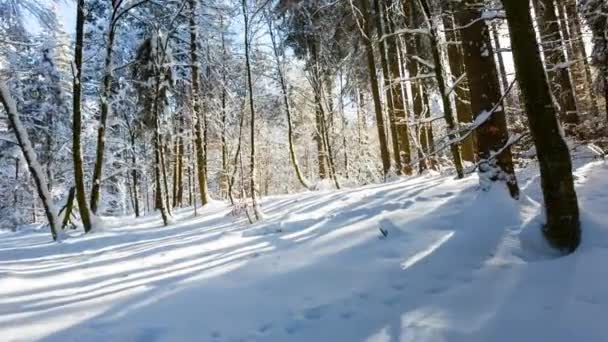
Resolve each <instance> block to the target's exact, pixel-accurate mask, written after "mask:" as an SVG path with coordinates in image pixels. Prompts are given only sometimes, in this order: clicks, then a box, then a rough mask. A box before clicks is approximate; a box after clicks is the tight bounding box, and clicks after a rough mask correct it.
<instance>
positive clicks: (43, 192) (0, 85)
mask: <svg viewBox="0 0 608 342" xmlns="http://www.w3.org/2000/svg"><path fill="white" fill-rule="evenodd" d="M0 100H1V102H2V105H3V106H4V109H5V110H6V113H7V115H8V120H9V122H10V124H11V127H12V129H13V131H15V137H16V138H17V142H18V143H19V147H21V151H22V152H23V156H24V157H25V161H26V162H27V166H28V167H29V170H30V174H31V175H32V178H33V179H34V184H36V190H37V191H38V197H40V200H42V204H43V205H44V212H45V214H46V218H47V220H48V221H49V226H50V227H51V235H52V236H53V240H55V241H57V240H58V239H60V237H59V229H61V223H60V221H59V218H58V217H57V210H56V208H55V205H54V204H53V197H52V195H51V193H50V192H49V189H48V187H47V184H48V183H47V180H46V177H45V175H44V173H43V172H42V167H41V166H40V163H38V159H37V158H36V153H35V152H34V148H33V147H32V144H31V143H30V138H29V136H28V134H27V131H26V130H25V128H23V125H22V124H21V120H20V119H19V113H17V105H16V104H15V101H13V99H12V98H11V95H10V93H9V91H8V87H7V86H6V84H4V82H0Z"/></svg>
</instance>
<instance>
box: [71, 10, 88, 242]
mask: <svg viewBox="0 0 608 342" xmlns="http://www.w3.org/2000/svg"><path fill="white" fill-rule="evenodd" d="M85 11H86V8H85V1H84V0H78V4H77V8H76V12H77V14H76V45H75V51H74V69H75V70H74V81H73V96H72V101H73V102H72V104H73V106H72V110H73V116H74V117H73V120H72V157H73V160H74V182H75V184H76V199H77V201H78V210H79V211H80V219H81V220H82V225H83V227H84V231H85V233H88V232H90V231H91V229H92V225H91V216H90V213H89V205H88V204H87V193H86V191H85V187H84V171H83V166H82V147H81V143H80V134H81V131H82V112H81V100H82V84H81V81H82V50H83V45H84V22H85V15H86V14H85Z"/></svg>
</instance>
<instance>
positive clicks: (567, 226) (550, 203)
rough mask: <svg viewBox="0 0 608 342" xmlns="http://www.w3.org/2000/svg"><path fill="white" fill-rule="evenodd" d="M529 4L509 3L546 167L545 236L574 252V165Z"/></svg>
mask: <svg viewBox="0 0 608 342" xmlns="http://www.w3.org/2000/svg"><path fill="white" fill-rule="evenodd" d="M529 5H530V4H529V1H509V0H503V6H504V8H505V11H506V15H507V22H508V24H509V30H510V36H511V46H512V49H513V59H514V62H515V71H516V74H517V79H518V81H519V84H520V87H521V90H522V95H523V98H524V102H525V108H526V112H527V117H528V123H529V124H530V131H531V133H532V136H533V138H534V145H535V147H536V152H537V155H538V161H539V165H540V175H541V187H542V191H543V196H544V202H545V211H546V216H547V222H546V224H545V226H544V228H543V233H544V235H545V237H546V238H547V240H548V241H549V243H550V244H551V245H553V246H555V247H556V248H558V249H560V250H562V251H564V252H568V253H571V252H573V251H574V250H575V249H576V248H577V247H578V245H579V243H580V239H581V229H580V221H579V211H578V202H577V197H576V192H575V191H574V180H573V177H572V163H571V161H570V153H569V151H568V146H567V145H566V142H565V141H564V139H563V137H562V135H561V133H560V130H561V129H560V127H559V122H558V120H557V117H556V113H555V108H554V107H553V103H552V101H551V92H550V90H549V85H548V82H547V78H546V76H545V73H544V68H543V64H542V60H541V57H540V52H539V50H538V46H537V44H536V38H535V34H534V27H533V24H532V18H531V15H530V12H529Z"/></svg>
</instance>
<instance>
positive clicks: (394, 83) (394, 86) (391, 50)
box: [384, 0, 412, 175]
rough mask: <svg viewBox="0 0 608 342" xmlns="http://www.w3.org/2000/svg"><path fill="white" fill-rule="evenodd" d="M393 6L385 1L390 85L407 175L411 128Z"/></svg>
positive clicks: (408, 170)
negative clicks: (408, 119)
mask: <svg viewBox="0 0 608 342" xmlns="http://www.w3.org/2000/svg"><path fill="white" fill-rule="evenodd" d="M392 6H393V0H388V1H386V2H385V3H384V18H385V22H386V28H387V34H389V35H391V36H389V37H388V38H387V39H386V49H387V58H388V69H389V87H390V91H391V94H392V98H393V111H394V116H395V130H396V137H395V138H396V139H397V140H398V148H399V151H398V154H396V155H397V157H398V158H399V164H400V165H401V172H402V173H404V174H406V175H411V174H412V167H411V165H410V164H411V162H412V157H411V149H410V141H409V140H410V139H409V132H408V130H409V128H408V126H407V105H406V102H407V101H405V99H404V92H403V89H402V88H403V87H402V83H401V70H400V65H399V64H400V60H399V48H398V43H397V42H398V40H397V37H396V36H395V35H394V33H395V27H396V25H395V22H394V20H393V17H392V16H391V15H390V13H389V10H390V8H392Z"/></svg>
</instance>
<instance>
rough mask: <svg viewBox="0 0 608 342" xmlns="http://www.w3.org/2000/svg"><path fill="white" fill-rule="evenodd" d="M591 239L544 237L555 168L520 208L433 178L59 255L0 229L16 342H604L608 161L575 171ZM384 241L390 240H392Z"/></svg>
mask: <svg viewBox="0 0 608 342" xmlns="http://www.w3.org/2000/svg"><path fill="white" fill-rule="evenodd" d="M575 176H576V186H577V193H578V195H579V200H580V204H581V214H582V227H583V242H582V245H581V247H580V248H579V249H578V250H577V251H576V252H575V253H574V254H573V255H570V256H567V257H559V256H558V255H557V254H556V253H555V252H554V251H553V250H552V249H550V248H549V247H548V246H547V244H546V243H545V242H544V240H543V239H542V237H541V233H540V227H541V224H542V210H541V206H540V204H539V203H540V202H541V201H542V195H541V193H540V188H539V182H540V181H539V177H538V171H537V170H535V169H526V170H522V171H520V172H519V173H518V179H519V180H520V185H521V186H522V197H521V200H520V201H517V202H515V201H513V200H511V199H510V198H509V196H508V194H507V191H506V190H505V189H503V188H502V187H500V186H494V187H492V189H491V190H490V191H488V192H483V191H479V190H478V185H477V184H478V179H477V177H476V176H470V177H468V178H466V179H464V180H455V179H453V177H446V176H441V175H438V174H428V175H423V176H419V177H412V178H409V179H405V180H403V179H402V180H397V181H393V182H390V183H385V184H381V185H370V186H366V187H363V188H356V189H344V190H339V191H336V190H331V191H329V190H328V191H323V192H305V193H302V194H297V195H289V196H272V197H267V198H264V199H263V200H261V203H260V205H261V207H262V208H263V209H264V212H265V214H266V218H265V220H264V221H263V222H256V223H255V224H253V225H249V224H247V223H246V219H245V218H244V217H235V216H233V215H232V214H231V208H230V207H229V206H228V205H226V204H224V203H223V202H217V201H214V202H212V203H211V204H210V205H209V206H206V207H205V208H203V209H199V210H198V212H199V215H198V216H196V217H194V216H193V212H192V210H191V209H183V210H181V211H178V212H177V213H176V214H175V224H173V225H171V226H169V227H163V225H162V221H161V220H160V218H159V217H157V216H154V217H144V218H140V219H133V218H123V219H106V220H105V229H104V230H102V231H98V232H96V233H95V234H92V235H86V236H79V237H74V238H70V239H67V240H65V241H64V242H62V243H60V244H57V243H51V242H50V241H49V236H48V233H47V232H44V231H38V230H33V231H32V230H27V231H18V232H15V233H13V232H9V231H1V232H0V340H1V341H34V340H40V341H51V342H52V341H61V342H66V341H211V342H214V341H235V342H236V341H271V342H274V341H277V342H284V341H307V342H308V341H366V342H387V341H433V342H434V341H463V342H464V341H466V342H471V341H473V342H474V341H480V342H482V341H484V342H485V341H505V342H507V341H508V342H510V341H552V342H553V341H557V342H559V341H601V340H605V339H606V336H608V327H607V326H606V324H605V312H606V309H608V269H607V268H606V267H605V261H606V260H608V214H607V213H606V209H605V208H606V207H608V184H607V183H606V179H608V165H607V164H606V163H605V162H603V161H599V162H592V163H588V164H585V165H582V166H580V167H579V168H578V169H577V170H576V174H575ZM380 230H382V231H384V232H385V234H384V235H386V236H384V235H383V234H382V233H381V232H380Z"/></svg>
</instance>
